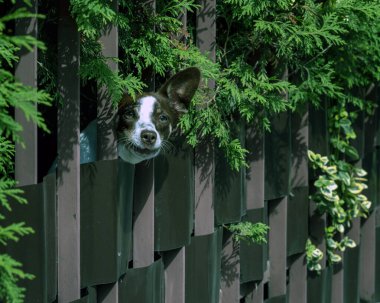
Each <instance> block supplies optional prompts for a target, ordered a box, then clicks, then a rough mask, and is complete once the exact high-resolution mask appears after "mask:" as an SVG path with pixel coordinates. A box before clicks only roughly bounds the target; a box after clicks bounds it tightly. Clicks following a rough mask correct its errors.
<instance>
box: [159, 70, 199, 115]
mask: <svg viewBox="0 0 380 303" xmlns="http://www.w3.org/2000/svg"><path fill="white" fill-rule="evenodd" d="M200 80H201V72H200V70H199V69H198V68H196V67H190V68H187V69H185V70H183V71H180V72H179V73H177V74H175V75H174V76H173V77H171V78H170V79H169V80H168V81H166V83H165V84H164V85H163V86H162V87H161V88H160V89H159V90H158V93H159V94H162V95H164V96H165V97H167V98H169V99H170V101H171V102H173V106H174V108H175V109H176V110H177V111H178V112H179V113H184V112H187V109H188V108H189V105H190V101H191V99H192V98H193V97H194V94H195V92H196V90H197V88H198V86H199V82H200Z"/></svg>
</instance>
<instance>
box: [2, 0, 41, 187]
mask: <svg viewBox="0 0 380 303" xmlns="http://www.w3.org/2000/svg"><path fill="white" fill-rule="evenodd" d="M16 3H17V5H18V6H21V7H23V8H25V9H26V10H27V11H28V12H29V13H30V14H33V15H34V17H32V18H20V19H18V20H16V22H15V33H14V34H15V35H17V36H19V35H20V36H24V35H28V36H31V37H33V38H35V39H38V38H37V37H38V26H37V25H38V22H37V17H36V14H37V13H38V0H32V1H29V3H30V5H29V6H25V5H24V3H23V1H16ZM2 5H4V4H2ZM38 51H39V50H38V47H37V45H33V46H32V50H31V51H29V50H27V49H25V48H21V49H20V51H19V52H18V56H19V60H18V62H17V64H16V66H15V77H16V79H17V80H18V81H20V82H21V83H22V84H23V85H27V86H31V87H34V88H37V56H38ZM29 106H31V107H33V110H37V104H34V103H31V104H29ZM15 120H16V121H17V123H19V124H20V126H22V129H21V131H20V133H19V135H20V137H21V138H22V142H23V143H24V144H25V146H21V144H16V146H15V179H16V180H17V182H18V184H19V186H23V185H30V184H36V183H37V174H38V163H37V162H38V160H37V158H38V156H37V150H38V147H37V145H38V143H37V142H38V141H37V138H38V131H37V125H36V123H34V122H33V121H31V120H30V119H29V117H28V118H27V117H26V116H25V114H24V112H23V111H22V110H21V109H19V108H16V109H15Z"/></svg>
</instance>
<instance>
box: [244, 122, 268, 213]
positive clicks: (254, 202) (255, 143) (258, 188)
mask: <svg viewBox="0 0 380 303" xmlns="http://www.w3.org/2000/svg"><path fill="white" fill-rule="evenodd" d="M264 144H265V143H264V130H263V129H262V128H254V127H248V128H247V131H246V148H247V150H248V151H249V154H248V157H247V159H248V164H249V168H248V169H247V177H246V179H247V184H246V187H247V210H250V209H258V208H263V207H264V188H265V171H264V169H265V163H264V161H265V160H264Z"/></svg>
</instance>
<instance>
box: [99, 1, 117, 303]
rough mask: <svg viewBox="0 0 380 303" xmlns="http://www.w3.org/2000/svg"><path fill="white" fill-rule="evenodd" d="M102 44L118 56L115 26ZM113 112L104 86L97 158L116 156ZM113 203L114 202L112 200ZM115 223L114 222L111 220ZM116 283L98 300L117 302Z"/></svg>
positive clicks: (106, 52)
mask: <svg viewBox="0 0 380 303" xmlns="http://www.w3.org/2000/svg"><path fill="white" fill-rule="evenodd" d="M111 6H112V7H113V8H114V9H115V10H116V11H117V10H118V0H113V1H112V3H111ZM99 41H100V43H101V44H102V46H103V49H102V53H103V55H104V56H105V57H111V58H118V56H119V50H118V46H119V43H118V29H117V27H116V26H109V27H108V28H107V29H106V30H105V32H104V33H103V34H102V36H101V37H100V39H99ZM107 63H108V66H109V67H110V69H111V70H112V71H114V72H117V69H118V63H117V62H115V61H111V60H109V62H107ZM115 114H116V108H115V106H114V104H113V102H112V100H111V97H110V95H109V94H108V91H107V88H106V87H104V86H103V87H100V88H99V89H98V105H97V158H98V160H110V159H116V158H117V149H116V137H115V129H116V125H115V119H114V118H115ZM114 203H115V202H114ZM113 223H115V222H113ZM118 289H119V288H118V286H117V283H115V284H111V285H104V286H102V287H100V288H99V289H98V292H99V293H100V297H99V298H98V301H99V302H102V303H114V302H118V297H119V295H118Z"/></svg>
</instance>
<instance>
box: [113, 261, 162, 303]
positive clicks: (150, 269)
mask: <svg viewBox="0 0 380 303" xmlns="http://www.w3.org/2000/svg"><path fill="white" fill-rule="evenodd" d="M119 302H122V303H124V302H126V303H129V302H130V303H135V302H136V303H163V302H164V266H163V263H162V260H158V261H156V262H154V263H152V265H150V266H147V267H140V268H134V269H128V270H127V273H126V275H125V276H124V277H123V278H122V279H121V281H120V282H119Z"/></svg>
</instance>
